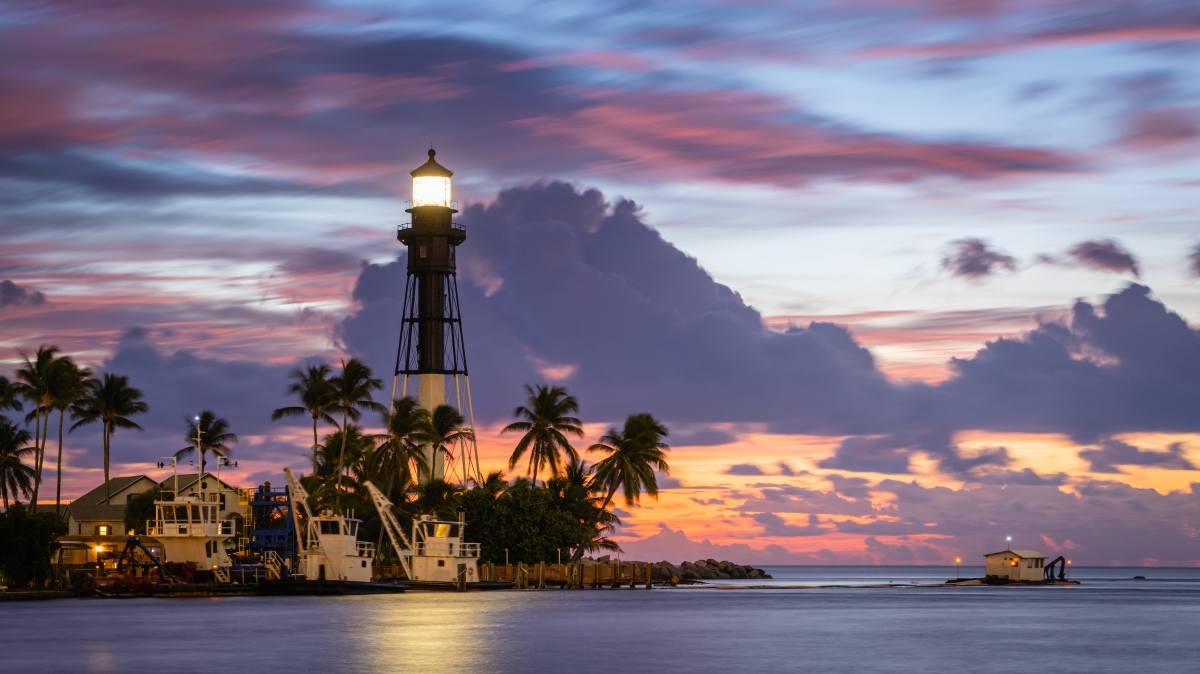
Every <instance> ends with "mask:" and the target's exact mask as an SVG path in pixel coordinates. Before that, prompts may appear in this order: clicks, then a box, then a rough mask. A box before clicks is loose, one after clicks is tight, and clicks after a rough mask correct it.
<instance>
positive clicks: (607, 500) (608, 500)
mask: <svg viewBox="0 0 1200 674" xmlns="http://www.w3.org/2000/svg"><path fill="white" fill-rule="evenodd" d="M618 486H620V483H618V484H614V485H613V487H612V489H609V490H608V496H606V497H605V498H604V505H602V506H600V509H601V510H604V509H606V508H608V504H609V503H612V497H613V495H614V494H616V493H617V487H618Z"/></svg>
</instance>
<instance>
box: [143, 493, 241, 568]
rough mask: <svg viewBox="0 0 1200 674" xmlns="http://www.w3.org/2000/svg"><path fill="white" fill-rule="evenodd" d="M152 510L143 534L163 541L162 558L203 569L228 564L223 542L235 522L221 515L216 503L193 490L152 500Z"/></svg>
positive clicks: (232, 529) (231, 534)
mask: <svg viewBox="0 0 1200 674" xmlns="http://www.w3.org/2000/svg"><path fill="white" fill-rule="evenodd" d="M154 514H155V519H152V520H147V521H146V534H147V535H150V536H153V537H154V538H156V539H157V540H158V541H159V542H160V543H162V558H161V561H164V562H195V563H196V566H197V567H199V568H202V569H211V568H213V567H218V566H229V564H230V560H229V555H228V554H226V552H225V542H226V541H227V540H228V539H229V538H231V537H233V536H234V535H236V533H237V532H236V526H235V525H236V524H237V523H236V522H235V521H234V520H231V519H221V513H220V508H219V505H218V504H217V503H213V502H210V501H209V500H208V499H207V498H205V495H204V494H195V493H192V494H187V495H185V496H176V497H175V499H174V500H171V501H155V502H154Z"/></svg>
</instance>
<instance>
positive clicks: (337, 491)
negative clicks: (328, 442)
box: [334, 408, 346, 512]
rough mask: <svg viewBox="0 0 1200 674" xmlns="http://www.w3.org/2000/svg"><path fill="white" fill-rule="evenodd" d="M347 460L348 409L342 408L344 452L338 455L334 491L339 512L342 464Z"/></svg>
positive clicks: (335, 503)
mask: <svg viewBox="0 0 1200 674" xmlns="http://www.w3.org/2000/svg"><path fill="white" fill-rule="evenodd" d="M345 460H346V409H345V408H342V451H341V453H340V454H338V465H337V469H338V471H337V487H336V488H335V489H334V493H335V494H336V496H335V497H334V505H336V506H337V507H338V510H339V512H340V511H341V506H342V464H343V462H345Z"/></svg>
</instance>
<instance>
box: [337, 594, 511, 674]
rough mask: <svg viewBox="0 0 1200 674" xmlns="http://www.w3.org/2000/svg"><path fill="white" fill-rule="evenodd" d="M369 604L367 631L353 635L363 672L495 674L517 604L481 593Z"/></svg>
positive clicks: (381, 599) (380, 599) (409, 597)
mask: <svg viewBox="0 0 1200 674" xmlns="http://www.w3.org/2000/svg"><path fill="white" fill-rule="evenodd" d="M509 595H510V596H508V597H507V599H510V600H511V599H513V598H514V597H512V596H511V593H509ZM369 599H370V601H364V602H363V609H364V611H365V612H366V613H367V615H364V616H363V622H362V626H363V628H362V629H360V630H356V631H355V632H354V633H353V634H354V638H355V639H357V640H358V641H359V642H360V643H359V652H360V653H362V656H363V657H362V661H361V663H360V664H361V665H362V667H363V669H361V670H360V671H364V672H396V671H406V672H423V673H426V674H437V673H439V672H480V671H490V670H492V669H494V666H493V665H494V664H495V663H494V659H495V658H496V657H497V655H498V654H499V652H500V651H501V650H502V649H501V644H500V640H501V639H503V632H504V624H505V618H506V616H509V615H510V614H511V611H512V609H513V608H514V607H513V603H514V602H512V601H502V599H505V597H501V596H500V595H488V594H484V593H480V592H469V593H467V594H457V593H450V592H410V593H406V594H404V595H403V596H396V597H386V598H384V597H370V598H369ZM516 603H517V604H520V603H521V602H516Z"/></svg>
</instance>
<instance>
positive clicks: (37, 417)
mask: <svg viewBox="0 0 1200 674" xmlns="http://www.w3.org/2000/svg"><path fill="white" fill-rule="evenodd" d="M41 444H42V404H41V403H40V402H39V403H38V404H37V406H36V407H35V408H34V410H33V498H32V499H30V501H29V507H30V509H33V510H36V509H37V493H38V485H40V484H41V482H42V449H41Z"/></svg>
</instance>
